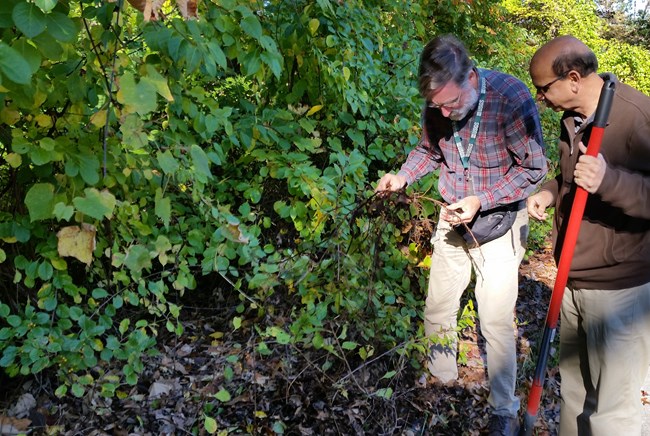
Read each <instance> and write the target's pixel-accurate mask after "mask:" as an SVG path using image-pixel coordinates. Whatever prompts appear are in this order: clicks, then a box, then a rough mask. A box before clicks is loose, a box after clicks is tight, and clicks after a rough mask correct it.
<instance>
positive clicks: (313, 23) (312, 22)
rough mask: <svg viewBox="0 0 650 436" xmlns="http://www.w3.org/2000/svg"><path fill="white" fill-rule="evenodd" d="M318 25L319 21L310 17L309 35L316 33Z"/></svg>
mask: <svg viewBox="0 0 650 436" xmlns="http://www.w3.org/2000/svg"><path fill="white" fill-rule="evenodd" d="M319 26H320V21H318V19H316V18H312V19H311V20H309V32H310V33H311V36H314V35H316V31H317V30H318V27H319Z"/></svg>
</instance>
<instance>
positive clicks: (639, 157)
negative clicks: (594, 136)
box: [596, 119, 650, 220]
mask: <svg viewBox="0 0 650 436" xmlns="http://www.w3.org/2000/svg"><path fill="white" fill-rule="evenodd" d="M623 146H625V147H626V148H627V152H628V153H629V155H628V158H627V160H628V162H627V165H626V166H625V167H623V166H613V165H609V164H608V166H607V170H606V171H605V177H604V178H603V181H602V182H601V184H600V186H599V187H598V190H597V192H596V193H597V194H598V195H600V197H601V199H602V200H603V201H605V202H607V203H609V204H611V205H612V206H614V207H618V208H620V209H621V210H622V211H623V212H624V213H625V214H626V215H628V216H631V217H635V218H642V219H648V220H650V120H647V119H644V120H643V122H639V123H637V124H636V125H635V126H634V127H633V128H632V130H631V134H630V136H629V137H628V141H627V143H626V144H624V145H623ZM605 160H607V158H605Z"/></svg>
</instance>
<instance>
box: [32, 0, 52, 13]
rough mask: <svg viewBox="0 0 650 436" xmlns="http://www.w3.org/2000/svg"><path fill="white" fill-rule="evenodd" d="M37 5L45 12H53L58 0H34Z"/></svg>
mask: <svg viewBox="0 0 650 436" xmlns="http://www.w3.org/2000/svg"><path fill="white" fill-rule="evenodd" d="M34 3H35V4H36V6H38V7H39V8H41V10H42V11H43V12H45V13H48V12H51V11H52V9H54V7H55V6H56V3H57V0H34Z"/></svg>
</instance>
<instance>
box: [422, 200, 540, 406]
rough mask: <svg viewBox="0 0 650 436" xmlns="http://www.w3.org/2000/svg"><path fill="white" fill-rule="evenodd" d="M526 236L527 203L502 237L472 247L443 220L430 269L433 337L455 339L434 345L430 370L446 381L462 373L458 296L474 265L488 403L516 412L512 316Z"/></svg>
mask: <svg viewBox="0 0 650 436" xmlns="http://www.w3.org/2000/svg"><path fill="white" fill-rule="evenodd" d="M527 237H528V213H527V211H526V208H524V209H522V210H520V211H519V212H517V219H516V221H515V223H514V225H513V226H512V228H511V229H510V230H509V231H508V233H506V234H505V235H503V236H502V237H500V238H498V239H495V240H493V241H490V242H488V243H487V244H484V245H482V246H481V247H479V248H472V249H468V248H467V245H466V244H465V243H464V241H463V239H462V237H460V236H459V235H458V233H456V232H455V231H454V230H453V229H452V228H451V227H450V226H449V223H447V222H443V221H440V223H439V224H438V227H437V229H436V232H435V234H434V235H433V238H432V240H431V242H432V243H433V254H432V255H431V271H430V277H429V289H428V295H427V300H426V307H425V312H424V328H425V333H426V334H427V336H429V337H445V336H447V337H449V338H450V339H451V341H452V342H451V345H447V346H445V345H434V346H432V347H431V354H430V360H429V365H428V367H429V371H430V372H431V374H432V375H434V376H436V377H437V378H439V379H440V380H441V381H443V382H446V381H449V380H453V379H456V378H458V368H457V364H456V353H457V335H456V334H455V333H454V329H455V328H456V325H457V317H458V311H459V309H460V298H461V296H462V294H463V292H464V291H465V288H467V286H468V285H469V283H470V279H471V272H472V267H473V268H474V273H475V276H476V286H475V289H474V293H475V295H476V301H477V309H478V317H479V320H480V323H481V324H480V326H481V333H482V335H483V337H484V338H485V341H486V355H487V371H488V377H489V382H490V396H489V398H488V402H489V404H490V405H491V406H492V409H493V413H495V414H497V415H504V416H512V417H514V416H517V411H518V410H519V399H518V398H517V397H516V396H515V393H514V391H515V381H516V375H517V361H516V348H515V347H516V342H515V330H514V326H513V322H514V309H515V302H516V300H517V294H518V272H519V264H520V262H521V259H522V258H523V256H524V253H525V248H526V240H527Z"/></svg>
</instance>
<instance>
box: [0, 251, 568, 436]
mask: <svg viewBox="0 0 650 436" xmlns="http://www.w3.org/2000/svg"><path fill="white" fill-rule="evenodd" d="M520 272H521V277H520V288H519V300H518V304H517V308H516V317H517V326H516V327H517V331H518V335H519V341H518V344H519V347H518V358H519V368H520V371H519V380H518V384H517V393H518V395H519V396H520V398H521V401H522V408H521V410H522V411H524V410H525V404H526V402H527V394H528V386H529V383H530V380H531V379H532V374H533V372H534V367H535V362H536V359H537V347H538V343H537V342H538V341H539V338H540V336H541V332H542V331H543V328H544V324H545V317H546V309H547V307H548V301H549V299H550V294H551V289H552V283H553V280H554V278H555V268H554V262H553V259H552V257H551V256H550V253H549V252H548V251H545V252H541V253H537V254H535V255H534V257H532V258H531V259H528V260H527V261H525V262H524V263H523V264H522V266H521V270H520ZM185 312H186V317H185V320H184V327H185V333H184V335H183V336H181V337H175V336H169V337H163V338H160V340H159V351H160V352H159V353H158V355H157V356H155V357H148V358H147V360H146V367H145V370H144V373H143V374H142V376H141V377H140V381H139V383H138V384H137V385H136V386H133V387H131V388H130V389H127V390H123V391H118V395H117V397H114V398H105V397H103V396H102V395H100V393H99V392H92V391H91V392H87V394H86V395H84V396H83V397H82V398H75V397H73V396H71V395H68V396H66V397H65V398H63V399H60V398H57V397H56V396H55V395H54V394H53V392H54V390H55V388H56V386H53V384H52V383H53V381H52V380H50V379H48V376H47V374H42V375H40V376H39V377H35V378H29V379H8V380H7V379H4V380H2V383H3V386H4V394H3V395H2V396H1V397H0V400H1V401H2V402H1V403H0V433H1V434H12V431H17V430H21V429H22V430H26V431H27V432H30V433H31V434H58V435H84V436H85V435H183V434H208V433H215V434H231V433H232V434H256V435H267V434H269V435H270V434H286V435H329V434H331V435H363V434H369V435H370V434H371V435H409V436H410V435H425V434H426V435H481V434H484V431H485V427H486V425H487V421H488V419H489V410H488V405H487V395H488V390H487V383H486V370H485V367H484V362H483V358H482V352H481V350H482V343H481V340H480V335H478V334H477V331H476V329H467V330H466V331H464V332H463V337H462V341H461V347H463V350H464V355H465V356H467V359H466V361H464V362H462V363H461V364H460V368H459V369H460V374H461V379H460V380H459V382H458V383H456V384H454V385H453V386H436V385H430V384H429V385H427V384H426V383H425V384H422V383H420V382H421V379H420V375H421V374H419V373H418V372H417V371H416V370H415V369H413V367H412V365H409V364H408V362H406V360H405V358H404V357H403V355H400V353H398V352H397V351H398V350H397V349H393V350H384V351H382V352H378V353H376V355H375V356H374V357H372V358H369V359H367V360H366V361H365V362H364V361H361V360H359V361H356V362H354V361H346V362H344V363H341V361H340V360H339V361H333V362H332V367H330V368H329V369H328V370H327V371H323V369H322V368H323V366H324V365H327V363H326V360H327V355H326V353H325V354H324V353H323V352H322V351H321V352H320V353H312V352H306V351H304V350H298V349H297V348H295V347H294V348H292V347H291V346H290V345H285V346H284V347H283V348H280V350H283V351H280V352H278V351H277V350H273V351H272V352H269V353H267V354H266V355H265V356H263V355H261V354H260V352H259V349H256V345H255V344H256V337H255V333H254V329H249V330H248V331H247V330H245V329H240V330H237V331H235V332H223V331H221V330H223V329H222V328H220V327H219V326H222V325H223V320H224V319H226V317H225V314H221V315H219V314H217V315H214V314H207V312H206V311H205V309H201V308H195V309H194V310H192V309H189V310H186V311H185ZM245 331H247V334H248V335H250V336H249V337H244V336H242V333H243V332H245ZM552 353H553V350H552ZM262 354H263V353H262ZM554 362H555V361H554V360H553V356H551V359H550V361H549V369H548V376H547V379H546V384H545V390H544V394H543V396H542V407H541V411H540V414H539V418H538V421H537V427H536V429H535V434H537V435H555V434H556V433H557V432H556V427H557V422H558V419H559V418H558V412H559V402H558V388H559V376H558V374H557V369H556V364H555V363H554ZM105 365H108V364H106V363H105ZM99 370H100V371H103V372H104V373H105V374H110V373H115V374H118V373H119V368H111V367H109V366H106V367H104V368H100V369H99ZM386 374H391V376H390V377H386ZM3 431H4V432H5V433H2V432H3ZM13 434H16V433H15V432H14V433H13Z"/></svg>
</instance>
